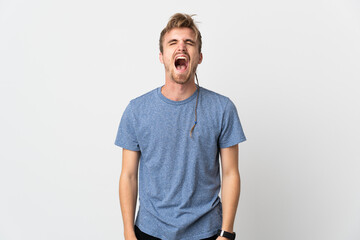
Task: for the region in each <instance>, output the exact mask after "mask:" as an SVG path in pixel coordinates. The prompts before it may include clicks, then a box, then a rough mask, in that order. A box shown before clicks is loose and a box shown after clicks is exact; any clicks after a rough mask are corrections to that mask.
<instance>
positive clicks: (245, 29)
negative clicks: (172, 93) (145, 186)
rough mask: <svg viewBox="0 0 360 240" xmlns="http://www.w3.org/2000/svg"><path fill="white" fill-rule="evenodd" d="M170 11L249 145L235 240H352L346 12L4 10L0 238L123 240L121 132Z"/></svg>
mask: <svg viewBox="0 0 360 240" xmlns="http://www.w3.org/2000/svg"><path fill="white" fill-rule="evenodd" d="M175 12H186V13H196V14H197V17H196V20H197V21H198V22H200V23H199V28H200V30H201V32H202V35H203V53H204V61H203V63H202V64H201V65H199V68H198V75H199V81H200V85H201V86H203V87H206V88H208V89H211V90H213V91H216V92H218V93H221V94H223V95H226V96H228V97H230V99H232V100H233V101H234V103H235V105H236V106H237V109H238V112H239V115H240V119H241V122H242V124H243V127H244V131H245V134H246V136H247V138H248V140H247V141H246V142H245V143H242V144H240V160H239V161H240V174H241V179H242V192H241V198H240V202H239V207H238V211H237V215H236V221H235V231H236V232H237V233H238V236H239V237H238V238H239V239H246V240H263V239H270V240H304V239H306V240H307V239H309V240H310V239H316V240H319V239H320V240H323V239H324V240H325V239H326V240H357V239H360V191H359V189H360V188H359V183H360V174H359V173H360V163H359V160H360V159H359V156H360V148H359V143H360V128H359V122H360V112H359V109H360V108H359V107H360V97H359V93H360V91H359V84H358V81H359V79H360V70H359V69H360V44H359V43H360V3H359V1H356V0H329V1H325V0H324V1H321V0H302V1H288V0H287V1H286V0H273V1H267V0H257V1H221V3H220V1H169V0H167V1H126V2H125V1H113V0H103V1H99V0H98V1H89V0H87V1H85V0H71V1H70V0H62V1H60V0H59V1H49V0H32V1H25V0H11V1H10V0H0V80H1V81H0V84H1V85H0V111H1V118H0V148H1V151H0V159H1V162H0V193H1V197H0V239H1V240H20V239H21V240H22V239H30V240H48V239H51V240H63V239H74V240H75V239H87V240H95V239H108V240H111V239H114V240H115V239H123V226H122V219H121V212H120V205H119V199H118V180H119V175H120V171H121V148H118V147H116V146H115V145H114V140H115V135H116V131H117V127H118V124H119V121H120V117H121V115H122V113H123V111H124V109H125V107H126V105H127V104H128V102H129V101H130V99H132V98H135V97H137V96H139V95H141V94H143V93H145V92H148V91H150V90H152V89H154V88H156V87H158V86H161V85H162V84H163V83H164V70H163V66H162V65H161V64H160V63H159V61H158V52H159V51H158V37H159V34H160V31H161V30H162V28H163V27H164V26H165V24H166V22H167V20H168V19H169V17H170V16H171V15H172V14H173V13H175Z"/></svg>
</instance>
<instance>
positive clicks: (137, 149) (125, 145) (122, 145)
mask: <svg viewBox="0 0 360 240" xmlns="http://www.w3.org/2000/svg"><path fill="white" fill-rule="evenodd" d="M115 145H116V146H118V147H121V148H124V149H127V150H131V151H137V152H139V151H140V148H138V147H134V146H130V145H128V144H124V143H123V144H122V143H118V142H115Z"/></svg>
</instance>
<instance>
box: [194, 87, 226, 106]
mask: <svg viewBox="0 0 360 240" xmlns="http://www.w3.org/2000/svg"><path fill="white" fill-rule="evenodd" d="M200 92H201V95H202V98H203V101H205V102H206V103H207V104H210V105H214V106H216V107H220V108H221V109H225V107H226V105H227V104H228V103H229V102H231V100H230V98H229V97H227V96H224V95H222V94H220V93H217V92H215V91H212V90H209V89H207V88H204V87H201V88H200Z"/></svg>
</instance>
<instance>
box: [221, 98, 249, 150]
mask: <svg viewBox="0 0 360 240" xmlns="http://www.w3.org/2000/svg"><path fill="white" fill-rule="evenodd" d="M245 140H246V137H245V135H244V131H243V129H242V126H241V123H240V119H239V116H238V113H237V110H236V107H235V105H234V103H233V102H232V101H231V100H230V99H228V102H227V104H226V106H225V110H224V113H223V119H222V124H221V133H220V136H219V146H220V148H227V147H231V146H234V145H236V144H238V143H240V142H243V141H245Z"/></svg>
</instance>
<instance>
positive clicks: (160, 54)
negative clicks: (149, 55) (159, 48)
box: [159, 52, 164, 64]
mask: <svg viewBox="0 0 360 240" xmlns="http://www.w3.org/2000/svg"><path fill="white" fill-rule="evenodd" d="M159 60H160V62H161V63H162V64H164V59H163V55H162V53H161V52H160V53H159Z"/></svg>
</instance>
